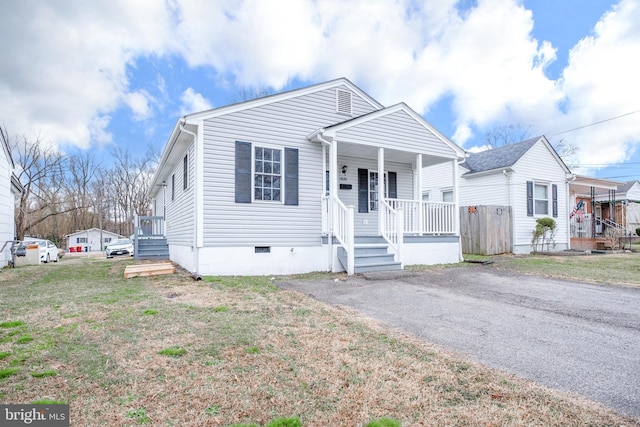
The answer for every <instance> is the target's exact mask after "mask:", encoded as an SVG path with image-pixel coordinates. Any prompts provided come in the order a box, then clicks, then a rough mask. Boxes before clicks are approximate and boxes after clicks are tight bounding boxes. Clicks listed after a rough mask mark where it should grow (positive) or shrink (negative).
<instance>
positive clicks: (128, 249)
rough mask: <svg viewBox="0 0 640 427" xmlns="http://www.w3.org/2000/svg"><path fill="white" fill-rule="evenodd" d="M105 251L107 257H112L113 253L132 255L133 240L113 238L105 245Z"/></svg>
mask: <svg viewBox="0 0 640 427" xmlns="http://www.w3.org/2000/svg"><path fill="white" fill-rule="evenodd" d="M106 253H107V258H113V256H114V255H131V256H133V242H132V241H131V240H130V239H118V240H114V241H113V242H111V243H109V245H108V246H107V249H106Z"/></svg>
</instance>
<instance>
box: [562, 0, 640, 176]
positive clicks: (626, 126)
mask: <svg viewBox="0 0 640 427" xmlns="http://www.w3.org/2000/svg"><path fill="white" fill-rule="evenodd" d="M638 52H640V5H639V4H638V2H637V1H633V0H623V1H622V2H620V3H619V4H618V5H617V6H616V7H614V8H613V9H612V10H611V11H610V12H609V13H607V14H606V15H605V16H603V18H602V19H601V20H600V21H599V22H598V24H597V25H596V27H595V32H594V34H593V35H592V36H589V37H585V38H584V39H582V40H581V41H580V42H579V43H578V44H577V45H576V46H575V47H574V48H573V49H572V50H571V53H570V57H569V65H568V66H567V67H566V68H565V70H564V74H563V78H562V80H561V82H560V85H561V88H562V90H563V92H564V93H565V94H566V96H567V99H568V101H569V108H568V113H567V114H566V116H565V117H564V120H562V121H561V125H562V126H563V127H564V128H561V129H557V130H565V129H572V128H574V127H579V126H581V125H587V124H591V123H595V122H599V121H602V120H606V119H609V118H613V117H617V116H621V115H624V114H627V113H630V112H632V111H637V110H640V84H638V76H640V62H638V61H637V60H636V59H635V58H636V57H637V55H638ZM639 118H640V114H633V115H628V116H625V117H622V118H620V119H616V120H611V121H608V122H605V123H603V124H599V125H594V126H590V127H586V128H584V129H581V130H579V131H576V132H571V133H567V134H563V135H559V136H558V137H562V138H565V139H566V140H567V141H570V142H572V143H574V144H576V145H577V146H578V147H579V149H580V152H579V160H580V162H581V163H584V164H588V165H602V164H605V163H616V162H622V161H624V160H625V159H626V158H627V157H628V156H629V155H630V153H632V152H633V151H634V150H637V148H638V144H640V120H639Z"/></svg>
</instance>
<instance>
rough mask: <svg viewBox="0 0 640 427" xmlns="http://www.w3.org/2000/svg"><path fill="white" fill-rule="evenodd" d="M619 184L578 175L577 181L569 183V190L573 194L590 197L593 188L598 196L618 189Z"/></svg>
mask: <svg viewBox="0 0 640 427" xmlns="http://www.w3.org/2000/svg"><path fill="white" fill-rule="evenodd" d="M618 184H619V183H618V182H617V181H611V180H607V179H600V178H594V177H588V176H580V175H576V177H575V179H574V180H573V181H571V182H569V189H570V191H571V192H572V193H573V194H582V195H589V194H591V188H593V189H594V190H595V192H596V194H600V193H606V192H607V191H608V190H615V189H617V188H618Z"/></svg>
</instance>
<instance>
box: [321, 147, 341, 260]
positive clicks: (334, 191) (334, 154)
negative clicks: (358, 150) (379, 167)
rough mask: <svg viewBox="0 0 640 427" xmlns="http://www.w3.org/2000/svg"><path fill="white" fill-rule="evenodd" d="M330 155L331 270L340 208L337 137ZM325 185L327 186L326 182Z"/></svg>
mask: <svg viewBox="0 0 640 427" xmlns="http://www.w3.org/2000/svg"><path fill="white" fill-rule="evenodd" d="M329 157H330V158H329V187H330V188H329V200H328V202H329V257H330V261H329V262H330V263H331V271H333V261H334V253H333V252H334V251H333V236H334V234H335V229H334V226H335V222H336V217H337V212H336V210H337V209H338V205H337V203H334V202H333V201H334V200H337V199H338V184H337V182H338V174H337V172H336V171H337V170H338V140H336V139H334V140H333V142H332V143H331V145H330V146H329ZM325 171H326V169H325ZM325 173H326V172H325ZM322 180H323V181H325V178H324V177H323V179H322ZM324 185H325V186H326V184H324Z"/></svg>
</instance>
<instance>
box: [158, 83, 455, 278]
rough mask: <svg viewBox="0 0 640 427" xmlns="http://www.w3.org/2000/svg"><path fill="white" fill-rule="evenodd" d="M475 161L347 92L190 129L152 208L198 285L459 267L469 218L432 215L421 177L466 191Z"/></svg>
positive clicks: (396, 111) (331, 89)
mask: <svg viewBox="0 0 640 427" xmlns="http://www.w3.org/2000/svg"><path fill="white" fill-rule="evenodd" d="M463 154H464V152H463V150H461V149H460V148H459V147H457V146H456V145H455V144H453V143H452V142H451V141H450V140H448V139H447V138H446V137H444V136H443V135H442V134H440V133H439V132H438V131H437V130H436V129H434V128H433V127H432V126H431V125H429V124H428V123H427V122H425V121H424V119H423V118H422V117H420V116H419V115H418V114H416V113H415V112H414V111H413V110H411V109H410V108H409V107H408V106H407V105H405V104H403V103H401V104H397V105H394V106H391V107H387V108H385V107H383V106H382V105H381V104H379V103H378V102H377V101H375V100H374V99H373V98H371V97H370V96H369V95H367V94H366V93H364V92H363V91H362V90H360V89H359V88H358V87H356V86H355V85H354V84H353V83H351V82H350V81H349V80H347V79H344V78H341V79H336V80H332V81H329V82H326V83H322V84H319V85H315V86H310V87H307V88H302V89H298V90H294V91H290V92H284V93H280V94H276V95H271V96H267V97H264V98H259V99H255V100H251V101H247V102H243V103H239V104H233V105H229V106H226V107H221V108H217V109H213V110H208V111H203V112H198V113H194V114H189V115H187V116H185V117H184V118H181V119H179V120H178V122H177V123H176V125H175V127H174V129H173V132H172V133H171V135H170V137H169V140H168V142H167V144H166V146H165V148H164V150H163V153H162V157H161V160H160V164H159V166H158V169H157V172H156V174H155V175H154V177H153V179H152V182H151V186H150V188H149V192H148V194H149V196H150V197H151V198H152V199H153V206H154V215H155V217H156V218H158V217H160V218H164V219H165V226H164V234H165V236H166V239H167V242H168V244H169V252H170V258H171V260H173V261H175V262H177V263H179V264H180V265H182V266H183V267H184V268H186V269H188V270H190V271H192V272H195V273H198V274H204V275H208V274H223V275H224V274H226V275H230V274H289V273H300V272H310V271H342V270H346V271H348V272H349V273H354V272H358V271H365V270H366V269H369V270H371V269H385V268H398V267H399V268H401V267H402V266H403V265H405V264H416V263H422V264H432V263H451V262H457V261H459V259H460V256H459V229H458V226H457V218H456V215H457V214H456V213H457V209H455V203H454V202H450V203H440V204H432V205H429V206H428V205H427V204H426V202H422V201H421V193H422V189H421V185H422V166H423V165H429V164H434V165H435V164H440V163H444V164H447V165H448V169H449V174H450V175H451V178H452V180H453V181H455V176H454V170H455V167H456V164H457V162H458V161H459V160H460V159H461V156H462V155H463ZM427 208H430V209H431V210H430V211H429V212H431V211H438V212H439V213H442V218H443V219H442V220H438V221H435V220H434V221H431V222H430V223H429V225H427V220H429V219H430V218H431V217H429V216H428V215H427V214H426V213H425V212H427ZM367 239H369V240H367ZM381 250H382V251H383V252H384V254H380V256H374V255H373V252H375V251H381ZM366 251H370V252H371V253H368V254H367V255H364V253H365V252H366ZM365 258H366V261H365ZM383 258H385V259H384V260H383ZM389 258H390V259H389ZM364 264H367V266H364Z"/></svg>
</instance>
